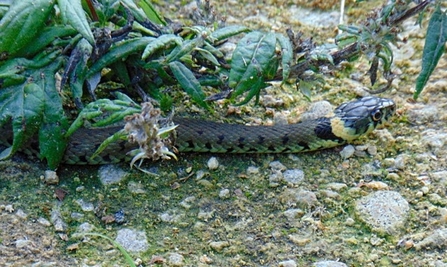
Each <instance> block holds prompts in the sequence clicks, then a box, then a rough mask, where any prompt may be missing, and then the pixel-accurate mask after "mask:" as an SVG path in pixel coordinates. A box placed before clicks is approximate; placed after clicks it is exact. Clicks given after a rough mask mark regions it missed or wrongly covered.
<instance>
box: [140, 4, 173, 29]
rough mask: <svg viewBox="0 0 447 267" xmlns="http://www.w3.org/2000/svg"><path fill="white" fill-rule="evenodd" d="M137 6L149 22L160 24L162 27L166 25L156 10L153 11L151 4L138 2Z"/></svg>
mask: <svg viewBox="0 0 447 267" xmlns="http://www.w3.org/2000/svg"><path fill="white" fill-rule="evenodd" d="M138 5H139V6H140V7H141V8H142V9H143V11H144V13H145V14H146V16H147V17H148V18H149V20H150V21H152V22H154V23H157V24H162V25H164V26H166V25H168V24H167V23H166V21H165V20H164V18H163V16H162V15H160V14H159V13H158V12H157V10H155V8H154V6H153V5H152V4H151V2H150V1H149V0H141V1H138Z"/></svg>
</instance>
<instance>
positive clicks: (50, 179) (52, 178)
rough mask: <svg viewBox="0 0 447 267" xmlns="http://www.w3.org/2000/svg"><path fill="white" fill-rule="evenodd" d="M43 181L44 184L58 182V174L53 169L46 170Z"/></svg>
mask: <svg viewBox="0 0 447 267" xmlns="http://www.w3.org/2000/svg"><path fill="white" fill-rule="evenodd" d="M44 181H45V183H46V184H58V183H59V176H57V173H56V172H55V171H50V170H46V171H45V174H44Z"/></svg>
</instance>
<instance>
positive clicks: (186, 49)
mask: <svg viewBox="0 0 447 267" xmlns="http://www.w3.org/2000/svg"><path fill="white" fill-rule="evenodd" d="M203 42H204V41H203V38H202V37H201V36H199V37H196V38H194V39H192V40H186V41H184V42H183V43H182V45H181V46H177V47H176V48H174V49H173V50H172V52H171V53H170V54H169V55H168V56H167V57H166V62H173V61H177V60H179V59H180V58H181V57H183V56H185V55H187V54H190V53H191V52H192V51H193V50H194V49H195V48H196V47H202V45H203Z"/></svg>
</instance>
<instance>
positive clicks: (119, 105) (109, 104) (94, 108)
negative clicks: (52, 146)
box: [65, 93, 141, 138]
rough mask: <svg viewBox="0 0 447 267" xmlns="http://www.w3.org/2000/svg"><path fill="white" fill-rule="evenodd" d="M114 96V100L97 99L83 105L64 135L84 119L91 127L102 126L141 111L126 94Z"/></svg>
mask: <svg viewBox="0 0 447 267" xmlns="http://www.w3.org/2000/svg"><path fill="white" fill-rule="evenodd" d="M116 96H117V99H114V100H110V99H98V100H96V101H94V102H90V103H89V104H88V105H87V106H85V107H84V108H83V109H82V110H81V112H80V113H79V115H78V117H77V118H76V120H75V121H74V122H73V123H72V124H71V125H70V128H69V129H68V130H67V132H66V134H65V137H67V138H68V137H69V136H71V135H72V134H73V133H74V132H75V131H76V130H77V129H79V128H81V127H82V126H83V125H84V122H85V121H89V122H90V123H91V125H92V126H93V127H103V126H108V125H111V124H114V123H117V122H120V121H123V120H124V117H126V116H127V115H132V114H134V113H139V112H141V107H140V106H139V105H137V104H136V103H135V102H134V101H133V100H131V99H130V98H129V97H128V96H126V95H124V94H121V93H117V94H116ZM98 118H99V119H98Z"/></svg>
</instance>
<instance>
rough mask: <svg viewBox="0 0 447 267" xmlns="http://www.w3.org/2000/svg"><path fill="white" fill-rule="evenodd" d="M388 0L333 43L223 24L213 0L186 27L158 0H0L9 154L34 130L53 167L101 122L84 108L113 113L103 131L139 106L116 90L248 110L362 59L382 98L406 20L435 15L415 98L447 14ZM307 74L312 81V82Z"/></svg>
mask: <svg viewBox="0 0 447 267" xmlns="http://www.w3.org/2000/svg"><path fill="white" fill-rule="evenodd" d="M384 2H387V4H386V5H385V6H383V7H382V8H381V9H378V10H376V11H374V12H372V13H371V15H370V16H369V17H368V18H367V19H366V20H365V21H364V22H363V23H362V24H361V25H342V26H340V29H341V30H343V33H342V34H340V35H339V36H337V38H336V40H337V43H336V45H337V46H335V45H334V44H332V45H330V44H324V45H317V44H315V43H314V42H313V41H312V40H311V39H310V38H303V37H302V36H305V33H304V34H296V35H295V34H294V33H293V32H292V31H290V32H288V35H287V36H285V35H282V34H279V33H267V32H261V31H256V30H251V29H248V28H247V27H245V26H241V25H224V24H223V23H222V22H221V21H218V20H217V19H216V18H215V15H214V13H213V12H212V9H211V7H210V2H209V1H205V2H204V4H203V6H201V7H200V8H199V9H198V10H196V11H195V12H196V13H195V14H194V23H193V25H189V26H186V25H178V24H176V23H172V22H170V20H168V19H165V18H163V16H162V15H161V14H159V13H158V12H157V11H156V9H155V8H154V6H153V5H152V4H151V3H150V1H149V0H142V1H132V0H122V1H118V0H115V1H114V0H107V1H106V0H100V1H97V2H95V3H94V2H93V1H91V0H83V1H80V0H77V1H70V0H57V1H56V0H23V1H2V2H0V18H1V20H0V86H1V89H0V114H1V116H0V126H3V127H12V131H13V134H14V141H13V144H12V146H11V147H9V148H7V149H5V150H4V151H2V152H1V153H0V159H6V158H9V157H10V156H11V155H12V154H14V153H15V152H16V151H17V150H18V149H19V148H20V146H21V145H22V144H23V143H24V142H25V140H27V139H29V138H35V136H36V135H37V136H38V140H39V145H40V155H41V158H42V159H46V160H47V162H48V165H49V167H50V168H51V169H55V168H56V167H57V166H58V164H59V162H60V160H61V158H62V155H63V153H64V150H65V147H66V144H67V142H68V141H67V140H68V137H69V135H70V134H71V133H72V132H73V131H72V130H73V129H75V128H73V127H78V126H80V125H82V122H83V121H86V120H87V121H91V120H93V123H98V121H95V120H94V118H92V117H91V116H85V114H86V112H85V111H84V112H80V111H81V110H82V109H83V108H84V107H86V108H90V109H89V111H88V112H89V114H93V113H94V114H97V115H101V114H103V112H105V113H106V115H108V116H110V117H109V118H108V119H105V120H102V122H105V123H104V124H108V123H113V122H115V121H116V120H117V119H118V118H123V117H124V116H125V115H126V114H128V113H127V112H128V111H129V110H133V109H134V106H132V103H133V102H132V101H133V100H130V99H129V101H127V102H119V101H120V97H118V102H113V103H112V102H110V101H111V100H110V99H113V98H115V95H116V94H115V92H116V91H117V89H119V90H120V91H121V92H124V93H126V94H127V95H129V96H130V97H131V98H132V99H135V101H136V102H141V101H148V100H149V99H153V100H155V101H158V102H159V103H160V105H161V106H162V108H164V109H169V108H170V107H169V105H170V104H171V103H172V105H173V106H175V105H176V104H178V103H176V102H175V101H173V99H171V97H170V95H169V94H168V93H166V91H168V90H167V89H171V88H175V89H180V90H184V91H185V92H186V93H187V95H188V96H189V97H190V98H191V99H192V100H193V101H194V102H195V103H196V104H198V105H199V106H201V107H203V108H205V109H207V110H210V111H211V110H213V108H212V107H211V105H212V102H210V100H211V99H218V98H222V97H225V98H228V99H230V101H232V102H233V103H238V104H246V103H248V102H249V101H250V100H251V99H252V98H255V99H258V97H259V95H260V92H261V90H262V89H263V88H265V87H267V86H268V82H270V81H275V80H278V81H282V82H283V83H289V82H292V83H295V84H297V86H298V88H299V89H300V90H301V91H302V92H303V93H304V94H308V90H307V89H308V88H310V87H311V86H310V85H309V81H312V80H315V81H316V82H319V78H318V77H319V75H318V70H319V68H321V67H323V66H327V67H329V68H332V67H334V66H335V65H337V64H339V63H340V62H342V61H350V60H355V59H357V58H359V57H360V56H365V57H367V58H368V60H369V61H370V63H371V67H370V70H369V75H370V78H371V83H372V84H375V83H376V81H377V80H378V79H377V77H379V75H381V76H382V77H383V78H385V79H386V80H387V81H388V82H387V83H386V84H384V85H382V88H381V89H379V90H378V91H382V90H386V89H387V88H388V87H389V86H390V84H391V81H392V78H393V74H392V72H391V64H392V61H393V53H392V50H391V49H390V46H389V44H390V43H393V42H396V41H397V34H398V33H399V25H400V24H401V23H402V22H403V21H404V20H406V19H407V18H409V17H412V16H415V15H417V14H419V15H420V20H419V21H422V17H423V15H424V14H428V15H429V16H430V17H431V19H430V21H429V27H428V29H429V30H428V32H427V38H426V45H425V49H424V54H423V64H422V71H421V74H420V77H419V78H418V82H417V85H416V93H415V95H414V97H415V98H417V96H418V95H419V94H420V93H421V91H422V89H423V87H424V85H425V84H426V82H427V81H428V79H429V77H430V75H431V73H432V72H433V70H434V69H435V67H436V65H437V62H438V60H439V58H440V57H441V56H442V55H443V53H444V47H445V42H446V39H447V31H446V30H445V29H446V26H447V22H446V21H447V16H446V13H445V12H443V11H442V10H441V7H440V5H441V2H442V1H440V0H437V1H432V0H425V1H410V0H404V1H384ZM414 2H416V3H414ZM244 34H245V35H244ZM235 36H240V37H241V39H240V40H239V41H238V43H237V47H236V48H235V50H234V51H233V54H232V57H231V59H227V58H226V57H225V56H226V55H225V54H224V53H223V52H222V51H221V50H219V47H220V45H222V44H223V43H225V42H227V41H228V40H229V39H230V38H233V37H235ZM329 48H331V49H334V48H336V50H335V52H334V50H329ZM309 71H313V72H314V75H313V76H312V75H311V77H309ZM313 77H314V79H313ZM300 86H302V87H300ZM210 88H211V89H212V90H215V89H219V90H220V91H221V92H219V93H218V94H215V95H211V94H212V92H213V91H211V90H210V91H205V90H209V89H210ZM86 92H88V95H86V94H85V93H86ZM98 96H99V97H100V98H101V99H99V100H98ZM121 96H122V95H121ZM92 103H93V104H92ZM92 107H93V110H92V109H91V108H92ZM73 109H75V111H76V112H75V113H77V114H79V115H78V118H77V119H76V121H75V125H74V126H73V127H72V128H71V130H70V131H68V129H69V124H70V122H71V121H73V120H74V119H73V118H71V117H69V116H68V115H67V114H72V113H73V112H70V111H73ZM93 117H95V116H93ZM100 117H101V116H100ZM101 119H102V118H101ZM99 124H101V123H99Z"/></svg>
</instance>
